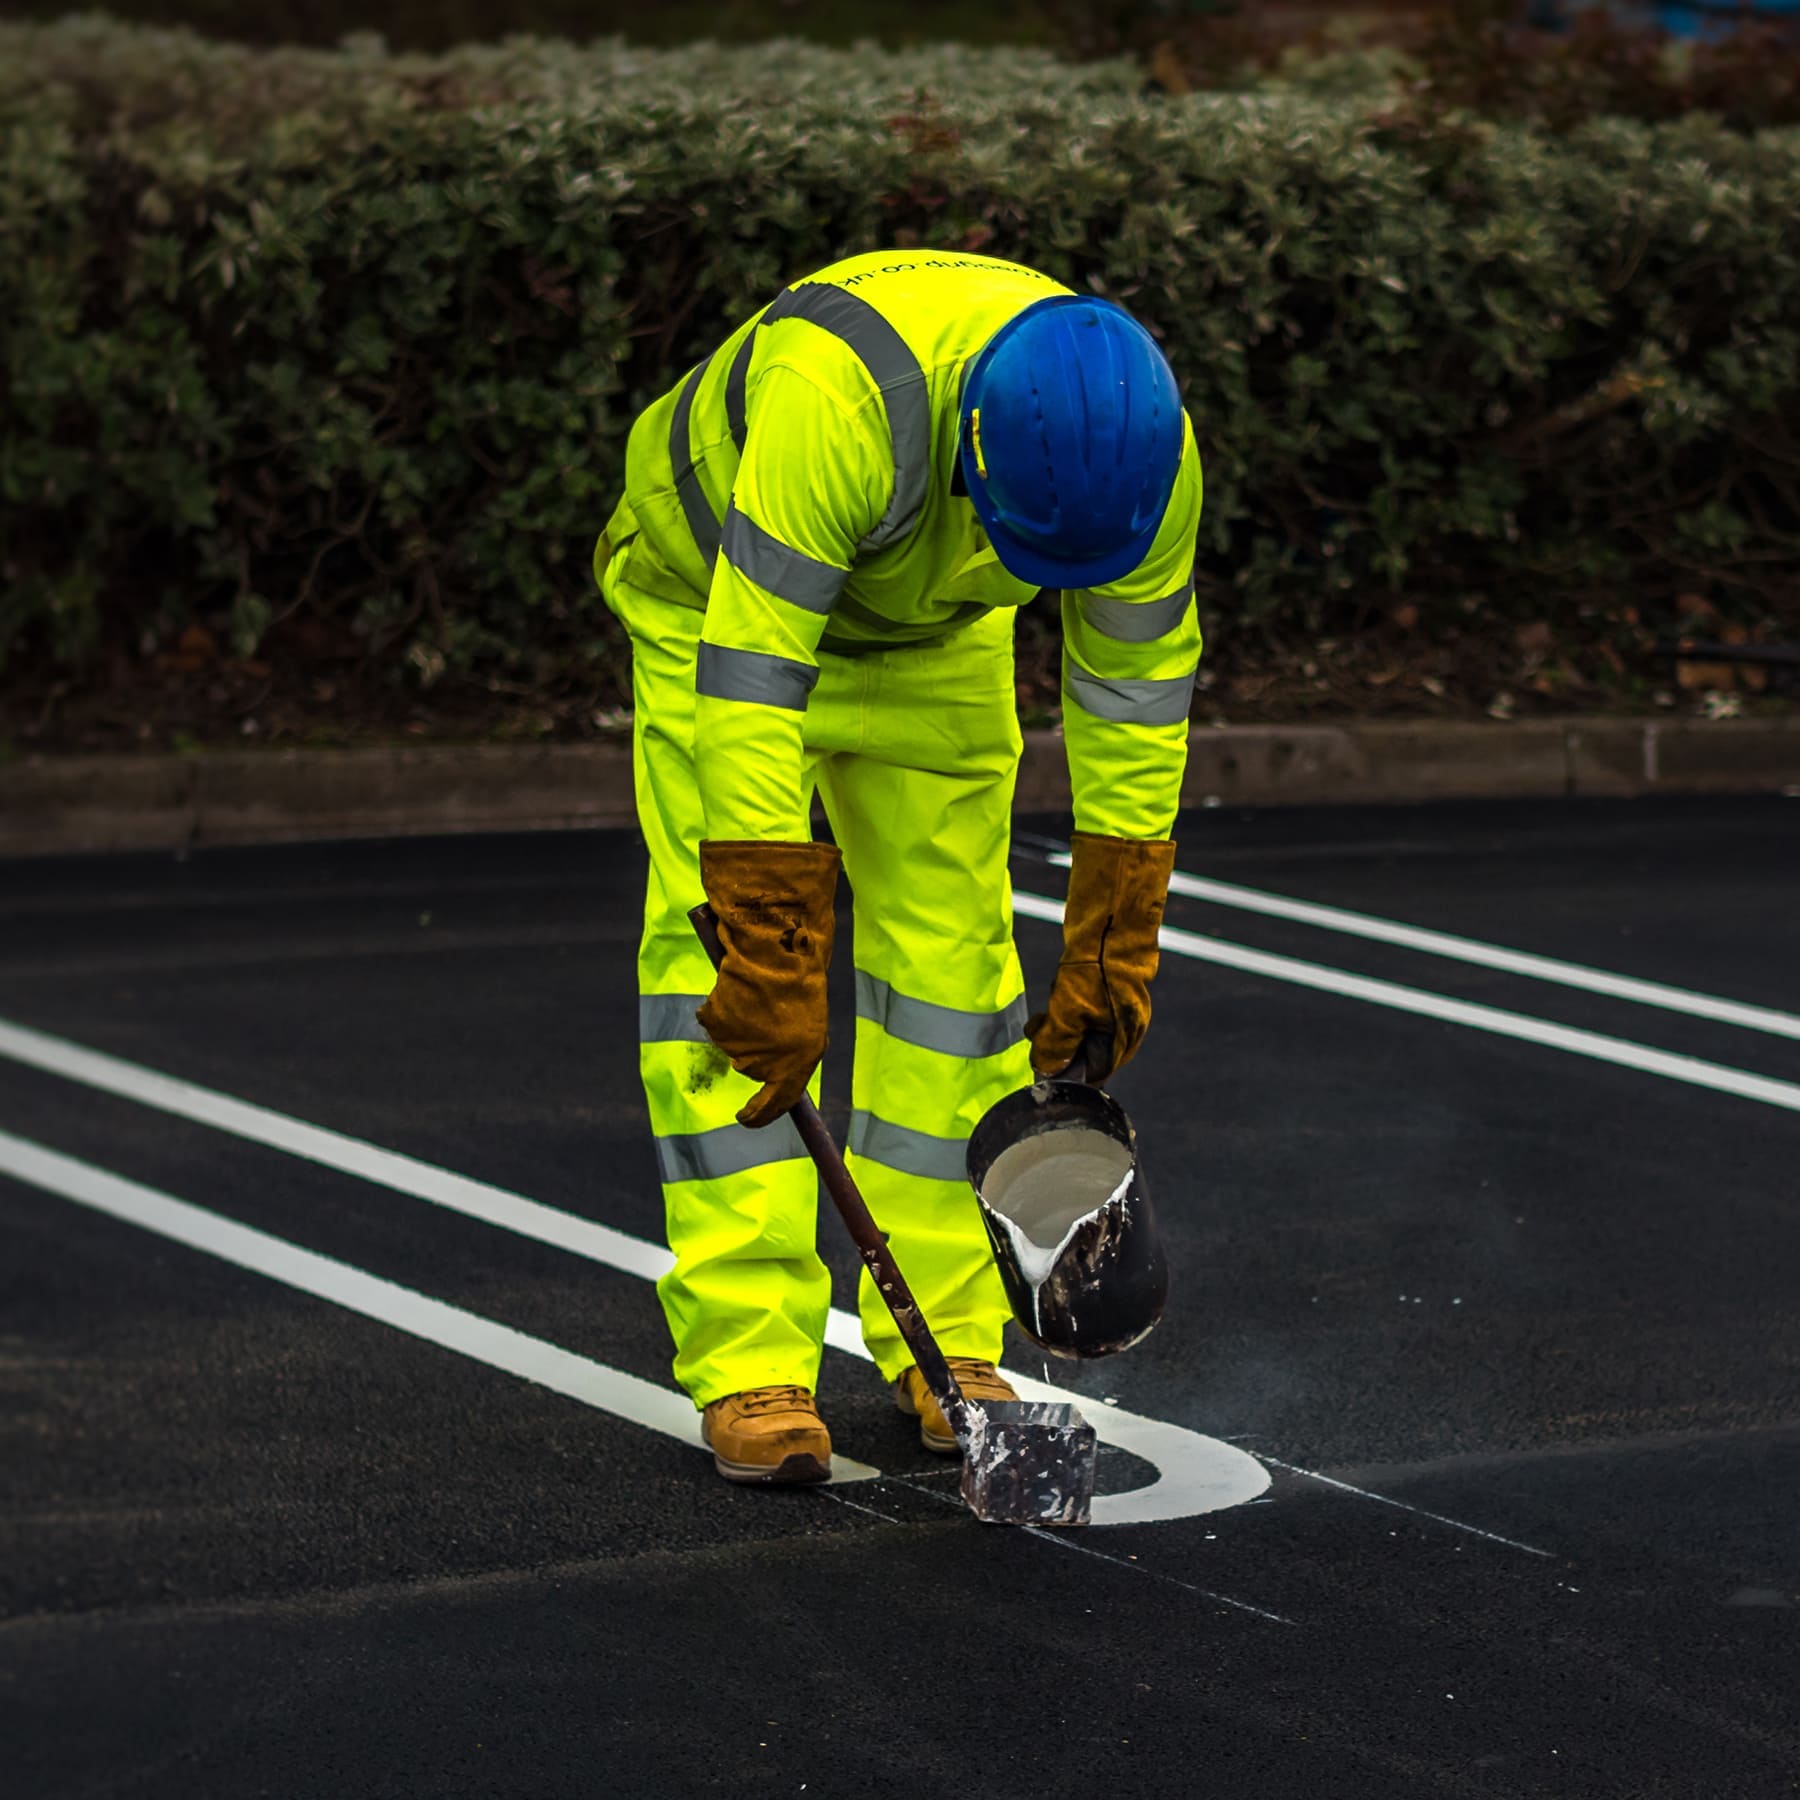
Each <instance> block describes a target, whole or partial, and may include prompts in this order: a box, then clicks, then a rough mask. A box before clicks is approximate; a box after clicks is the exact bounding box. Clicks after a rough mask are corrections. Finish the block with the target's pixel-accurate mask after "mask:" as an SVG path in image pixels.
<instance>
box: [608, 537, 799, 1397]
mask: <svg viewBox="0 0 1800 1800" xmlns="http://www.w3.org/2000/svg"><path fill="white" fill-rule="evenodd" d="M606 592H607V601H608V603H609V604H610V605H611V606H612V608H613V611H614V612H615V613H616V614H618V616H619V617H620V618H621V619H622V620H623V622H624V624H625V626H626V628H627V630H628V631H629V632H630V633H631V644H632V698H633V704H634V706H635V709H636V716H635V720H634V724H633V730H632V757H633V771H634V774H635V777H636V782H637V808H638V821H639V824H640V825H641V827H642V829H643V833H644V838H645V841H646V842H647V843H648V845H649V849H650V883H649V891H648V895H647V898H646V902H645V908H644V935H643V940H642V943H641V945H640V947H639V951H638V990H639V994H640V999H639V1002H638V1007H639V1014H638V1017H639V1037H640V1039H641V1048H640V1051H639V1061H640V1067H641V1069H642V1072H643V1079H644V1093H645V1096H646V1098H647V1099H648V1100H649V1103H650V1128H651V1131H652V1132H653V1133H654V1134H655V1138H656V1153H657V1160H658V1162H659V1164H660V1166H661V1171H662V1178H663V1200H664V1207H665V1213H666V1218H667V1227H668V1235H669V1247H670V1249H671V1250H673V1251H674V1253H675V1266H674V1268H673V1269H671V1270H670V1271H669V1273H668V1274H666V1275H665V1276H664V1277H663V1278H662V1280H661V1281H659V1282H658V1283H657V1293H658V1295H659V1297H660V1298H661V1300H662V1304H663V1311H664V1313H665V1314H666V1315H667V1317H668V1321H669V1329H670V1331H671V1332H672V1333H673V1334H674V1338H675V1379H676V1380H677V1381H678V1382H680V1384H681V1385H682V1387H684V1388H685V1389H686V1390H687V1392H688V1393H689V1394H690V1395H691V1396H692V1397H693V1400H694V1403H695V1405H696V1406H706V1405H708V1404H710V1403H711V1402H712V1401H714V1400H717V1399H719V1398H721V1397H722V1396H724V1395H726V1394H735V1393H741V1392H742V1391H743V1390H744V1389H746V1388H755V1387H775V1386H787V1385H793V1386H796V1387H803V1388H806V1389H808V1390H809V1391H815V1390H816V1388H817V1384H818V1373H819V1355H820V1347H821V1345H822V1343H823V1341H824V1334H825V1317H826V1313H827V1311H828V1309H829V1307H830V1303H831V1281H830V1277H829V1275H828V1274H827V1272H826V1269H825V1266H824V1264H823V1263H821V1262H820V1260H819V1255H818V1250H817V1248H816V1239H815V1215H816V1211H817V1203H818V1182H817V1177H816V1175H815V1173H814V1170H813V1166H812V1163H811V1162H810V1161H809V1160H808V1159H807V1156H806V1152H805V1150H804V1148H803V1147H802V1145H801V1143H800V1140H799V1137H798V1135H797V1134H796V1132H795V1130H794V1128H793V1126H792V1125H791V1124H789V1123H788V1122H787V1121H786V1120H785V1119H784V1120H782V1121H781V1122H780V1123H779V1124H777V1125H771V1126H768V1127H766V1128H765V1129H763V1130H761V1131H750V1130H748V1129H746V1128H745V1127H744V1126H741V1125H739V1124H738V1123H737V1120H736V1115H737V1110H738V1108H739V1107H740V1106H742V1105H743V1104H744V1103H745V1102H746V1101H747V1100H748V1099H749V1098H750V1096H751V1095H752V1094H754V1093H755V1092H756V1091H757V1087H758V1084H757V1083H756V1082H754V1081H750V1080H748V1079H747V1078H745V1077H744V1076H741V1075H738V1074H736V1073H735V1072H734V1071H733V1070H732V1068H731V1066H730V1064H729V1063H728V1062H727V1061H726V1060H725V1057H724V1055H723V1054H722V1053H721V1052H720V1051H719V1050H717V1049H715V1048H714V1046H713V1045H712V1043H711V1042H710V1041H709V1040H708V1038H707V1036H706V1033H705V1032H704V1031H702V1030H701V1028H700V1025H699V1023H698V1021H697V1020H696V1019H695V1017H694V1012H695V1009H696V1008H697V1007H698V1006H699V1005H700V1003H701V1001H702V1000H704V999H705V997H706V996H707V994H709V993H710V992H711V991H712V985H713V971H712V966H711V964H710V963H709V962H708V961H707V958H706V955H705V952H704V951H702V949H701V948H700V943H699V940H698V939H697V938H696V937H695V936H694V932H693V927H692V926H691V925H690V924H689V923H688V917H687V915H688V909H689V908H690V907H693V906H697V905H699V903H700V902H701V901H702V900H703V899H704V898H705V894H704V891H703V890H702V888H701V885H700V861H699V844H700V837H701V832H702V820H701V812H700V800H699V795H698V793H697V791H696V789H695V784H694V759H693V726H694V657H695V651H696V646H697V644H698V642H699V635H700V625H701V615H700V614H699V613H698V612H696V611H693V610H691V609H689V608H686V607H682V606H676V605H672V604H671V603H669V602H668V601H664V600H657V599H653V598H652V597H650V596H648V595H645V594H643V593H641V592H639V591H637V590H635V589H632V588H631V587H630V586H629V585H628V584H627V583H626V582H624V581H623V580H622V579H621V578H620V577H619V576H618V575H617V574H616V573H615V572H614V571H612V570H610V569H609V570H608V580H607V583H606Z"/></svg>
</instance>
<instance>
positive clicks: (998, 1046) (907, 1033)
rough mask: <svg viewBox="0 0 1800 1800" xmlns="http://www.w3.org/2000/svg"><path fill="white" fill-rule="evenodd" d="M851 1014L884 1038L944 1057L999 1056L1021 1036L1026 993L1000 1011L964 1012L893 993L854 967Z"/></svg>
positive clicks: (873, 977) (954, 1007) (876, 979)
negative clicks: (867, 1022)
mask: <svg viewBox="0 0 1800 1800" xmlns="http://www.w3.org/2000/svg"><path fill="white" fill-rule="evenodd" d="M856 1016H857V1017H858V1018H859V1019H870V1020H873V1021H874V1023H875V1024H877V1025H879V1026H880V1027H881V1028H882V1030H883V1031H885V1032H886V1033H887V1034H888V1036H889V1037H896V1038H899V1039H900V1041H901V1042H902V1043H906V1044H917V1045H919V1046H920V1048H921V1049H925V1050H938V1051H941V1052H942V1053H943V1054H944V1055H945V1056H969V1057H975V1056H998V1055H999V1054H1000V1052H1001V1051H1002V1050H1010V1049H1011V1048H1012V1047H1013V1045H1014V1044H1016V1043H1019V1042H1020V1041H1021V1040H1022V1039H1023V1038H1024V1035H1025V996H1024V995H1023V994H1021V995H1020V996H1019V997H1018V999H1016V1000H1014V1001H1013V1002H1012V1004H1011V1005H1010V1006H1008V1007H1007V1008H1006V1009H1005V1010H1004V1011H1003V1012H997V1013H988V1012H966V1011H964V1010H963V1009H962V1008H961V1007H958V1006H939V1005H938V1004H937V1003H936V1002H935V1001H932V1000H914V999H913V998H911V996H910V995H907V994H901V993H896V992H895V991H894V989H893V987H892V986H891V985H890V984H889V983H888V982H885V981H883V980H882V979H881V977H880V976H879V975H871V974H870V973H869V972H868V971H867V970H866V969H858V970H857V971H856Z"/></svg>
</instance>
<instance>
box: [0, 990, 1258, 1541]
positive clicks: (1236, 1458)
mask: <svg viewBox="0 0 1800 1800" xmlns="http://www.w3.org/2000/svg"><path fill="white" fill-rule="evenodd" d="M0 1057H5V1058H8V1059H10V1060H11V1061H13V1062H18V1063H23V1064H25V1065H26V1066H27V1067H30V1068H34V1069H41V1070H43V1071H44V1072H45V1073H46V1074H51V1075H59V1076H62V1077H64V1078H65V1079H67V1080H70V1081H75V1082H79V1083H80V1084H81V1085H83V1086H85V1087H91V1088H95V1089H98V1090H99V1091H100V1092H102V1093H108V1094H116V1095H118V1096H119V1097H120V1098H121V1099H125V1100H131V1101H135V1102H136V1103H138V1104H139V1105H142V1106H148V1107H152V1108H154V1109H155V1110H156V1111H158V1112H165V1113H170V1114H172V1115H174V1116H175V1117H177V1118H183V1119H191V1120H193V1121H195V1122H196V1123H198V1124H202V1125H209V1126H212V1127H213V1128H214V1129H215V1130H219V1131H223V1132H227V1133H229V1134H230V1135H231V1136H233V1137H239V1138H243V1139H246V1140H247V1141H248V1142H250V1143H254V1144H263V1145H266V1146H267V1147H269V1148H270V1149H274V1150H282V1151H286V1152H287V1153H288V1154H289V1155H291V1156H297V1157H300V1158H302V1159H303V1160H305V1161H307V1162H312V1163H317V1164H319V1165H320V1166H322V1167H324V1168H328V1169H336V1170H338V1171H339V1172H340V1173H342V1174H345V1175H353V1176H356V1177H357V1178H358V1179H360V1180H363V1181H368V1182H372V1183H374V1184H375V1185H377V1186H379V1187H385V1188H388V1189H391V1190H392V1191H393V1192H395V1193H399V1194H406V1195H409V1196H410V1197H412V1198H413V1199H416V1200H425V1201H429V1202H430V1203H431V1204H432V1205H434V1206H442V1207H444V1208H446V1209H447V1210H449V1211H451V1212H456V1213H461V1214H462V1215H463V1216H464V1217H466V1218H471V1219H479V1220H481V1221H482V1222H483V1223H484V1224H489V1225H495V1226H498V1227H499V1228H500V1229H501V1230H504V1231H510V1232H513V1233H515V1234H516V1235H518V1236H520V1237H526V1238H532V1239H535V1240H536V1241H537V1242H539V1243H544V1244H550V1245H553V1246H554V1247H556V1248H557V1249H560V1250H566V1251H568V1252H570V1253H571V1254H573V1255H576V1256H581V1257H585V1258H586V1259H587V1260H588V1261H590V1262H596V1263H600V1264H603V1265H604V1266H605V1267H607V1268H611V1269H617V1270H619V1271H620V1272H622V1273H623V1274H626V1275H635V1276H638V1277H639V1278H641V1279H643V1280H648V1281H654V1280H655V1279H656V1278H657V1277H658V1276H659V1275H661V1274H662V1272H663V1271H664V1270H665V1269H667V1268H668V1267H669V1265H670V1262H671V1260H672V1259H671V1258H670V1255H669V1252H668V1250H667V1249H666V1248H665V1247H664V1246H662V1245H660V1244H652V1243H649V1242H647V1241H646V1240H645V1239H643V1238H638V1237H633V1236H631V1235H630V1234H629V1233H628V1232H623V1231H615V1230H614V1229H613V1228H612V1227H611V1226H608V1225H599V1224H595V1223H594V1222H593V1221H591V1220H588V1219H579V1218H576V1217H575V1216H574V1215H573V1214H570V1213H565V1212H561V1211H559V1210H558V1209H557V1208H555V1207H553V1206H545V1205H543V1204H542V1203H541V1202H539V1201H536V1200H528V1199H526V1198H525V1196H524V1195H522V1194H514V1193H509V1192H508V1191H507V1190H506V1189H505V1188H498V1187H492V1186H490V1185H489V1184H488V1183H487V1182H484V1181H473V1180H471V1179H470V1178H469V1177H468V1176H466V1175H457V1174H454V1173H452V1172H451V1171H450V1170H448V1169H440V1168H438V1167H436V1166H435V1165H433V1164H431V1163H427V1162H420V1161H418V1160H417V1159H416V1158H414V1157H410V1156H402V1155H400V1154H399V1153H397V1152H396V1151H392V1150H383V1149H381V1148H379V1147H378V1146H377V1145H374V1144H369V1143H365V1142H364V1141H363V1140H362V1139H360V1138H353V1137H348V1136H346V1135H344V1134H343V1133H341V1132H336V1131H328V1130H326V1129H324V1128H323V1127H322V1126H318V1125H308V1124H306V1123H305V1122H304V1121H303V1120H300V1119H293V1118H289V1117H288V1116H287V1115H286V1114H284V1113H278V1112H275V1111H273V1110H272V1109H270V1108H268V1107H263V1106H255V1105H252V1104H251V1103H249V1102H248V1101H244V1100H237V1099H233V1098H232V1097H231V1096H230V1095H229V1094H221V1093H219V1092H217V1091H216V1090H214V1089H212V1088H205V1087H200V1086H198V1085H197V1084H196V1083H194V1082H190V1081H182V1080H180V1079H178V1078H177V1077H175V1076H172V1075H164V1074H162V1073H160V1072H159V1071H158V1070H155V1069H147V1068H144V1067H143V1066H141V1065H140V1064H137V1063H132V1062H126V1061H125V1060H124V1059H123V1058H120V1057H116V1056H107V1055H105V1054H104V1053H102V1052H100V1051H98V1050H89V1049H86V1048H84V1047H83V1046H82V1045H80V1044H75V1043H71V1042H69V1040H67V1039H66V1038H58V1037H52V1036H51V1035H50V1034H49V1033H47V1032H41V1031H33V1030H31V1029H30V1028H29V1027H28V1026H24V1025H16V1024H13V1023H11V1022H9V1021H6V1020H0ZM825 1341H826V1343H827V1344H829V1345H830V1346H832V1348H834V1349H837V1350H842V1351H844V1352H846V1353H847V1354H849V1355H851V1356H857V1357H861V1358H862V1359H863V1360H864V1361H867V1360H868V1356H869V1353H868V1351H867V1350H866V1349H865V1348H864V1346H863V1341H862V1328H861V1326H860V1325H859V1324H858V1323H857V1321H856V1318H855V1317H854V1315H852V1314H850V1313H847V1312H845V1311H843V1310H842V1309H841V1308H837V1307H834V1308H833V1309H832V1311H831V1315H830V1317H829V1318H828V1319H827V1321H826V1327H825ZM1007 1373H1008V1375H1009V1376H1010V1377H1011V1379H1012V1381H1013V1384H1014V1386H1015V1387H1017V1388H1018V1390H1019V1392H1020V1394H1021V1395H1022V1396H1023V1397H1024V1398H1026V1399H1028V1400H1049V1401H1056V1402H1060V1403H1065V1404H1073V1405H1077V1406H1081V1407H1082V1409H1083V1412H1084V1413H1085V1414H1087V1416H1088V1418H1089V1422H1090V1423H1091V1424H1092V1425H1093V1427H1094V1430H1095V1433H1096V1435H1097V1436H1098V1437H1099V1438H1100V1440H1101V1441H1102V1442H1103V1443H1108V1444H1113V1445H1115V1446H1117V1447H1118V1448H1119V1449H1122V1450H1128V1451H1130V1452H1131V1453H1132V1454H1133V1455H1135V1456H1140V1457H1142V1458H1143V1459H1144V1460H1145V1461H1146V1462H1148V1463H1150V1464H1151V1465H1152V1466H1153V1467H1154V1468H1155V1469H1156V1471H1157V1476H1156V1479H1155V1480H1154V1481H1152V1482H1150V1483H1149V1484H1148V1485H1146V1486H1144V1487H1141V1488H1133V1489H1131V1490H1129V1491H1128V1492H1125V1493H1119V1494H1102V1495H1100V1496H1099V1497H1098V1498H1097V1499H1096V1500H1095V1502H1094V1523H1095V1524H1096V1525H1147V1524H1153V1523H1156V1522H1158V1521H1161V1520H1167V1519H1186V1518H1192V1517H1193V1516H1194V1515H1195V1514H1198V1513H1205V1512H1217V1511H1219V1510H1221V1509H1222V1508H1224V1507H1228V1506H1237V1505H1241V1504H1242V1503H1243V1502H1244V1501H1246V1500H1253V1499H1255V1497H1256V1496H1257V1495H1258V1494H1260V1493H1262V1492H1264V1491H1265V1490H1266V1489H1267V1487H1268V1485H1269V1472H1268V1470H1267V1469H1265V1468H1264V1467H1263V1465H1262V1464H1261V1463H1260V1462H1258V1461H1257V1460H1256V1458H1255V1457H1253V1456H1251V1455H1249V1454H1248V1453H1247V1452H1245V1451H1242V1450H1239V1449H1238V1448H1236V1446H1234V1445H1231V1444H1226V1443H1222V1442H1221V1441H1220V1440H1219V1439H1217V1438H1212V1437H1206V1436H1204V1435H1203V1434H1202V1433H1200V1432H1197V1431H1189V1430H1188V1429H1187V1428H1186V1427H1185V1426H1181V1425H1172V1424H1169V1423H1167V1422H1166V1421H1164V1420H1162V1419H1152V1418H1147V1417H1145V1416H1144V1415H1142V1414H1139V1413H1134V1412H1129V1411H1127V1410H1126V1409H1125V1408H1123V1407H1118V1406H1107V1407H1096V1406H1092V1405H1091V1404H1090V1403H1088V1402H1086V1401H1085V1400H1084V1397H1083V1396H1082V1395H1080V1394H1074V1393H1070V1392H1068V1391H1066V1390H1065V1389H1062V1388H1057V1387H1052V1386H1050V1385H1049V1384H1048V1383H1047V1382H1042V1381H1037V1380H1034V1379H1033V1378H1032V1377H1030V1376H1028V1375H1024V1374H1021V1373H1018V1372H1016V1371H1013V1370H1008V1371H1007ZM684 1404H685V1402H684ZM690 1430H691V1409H690Z"/></svg>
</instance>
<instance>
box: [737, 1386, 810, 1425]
mask: <svg viewBox="0 0 1800 1800" xmlns="http://www.w3.org/2000/svg"><path fill="white" fill-rule="evenodd" d="M811 1401H812V1395H810V1394H809V1393H808V1392H807V1391H806V1389H805V1388H803V1387H770V1388H758V1389H757V1390H756V1391H755V1392H754V1393H750V1394H740V1395H739V1396H738V1410H739V1411H740V1412H741V1413H743V1415H744V1416H745V1417H746V1418H755V1417H758V1416H759V1415H761V1414H763V1413H772V1412H794V1411H796V1410H799V1411H806V1410H807V1409H808V1408H809V1406H810V1403H811Z"/></svg>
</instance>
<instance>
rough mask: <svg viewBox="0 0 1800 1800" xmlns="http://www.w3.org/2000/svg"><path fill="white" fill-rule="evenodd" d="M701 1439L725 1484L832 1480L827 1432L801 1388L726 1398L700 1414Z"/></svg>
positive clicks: (763, 1390) (760, 1390) (767, 1389)
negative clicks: (732, 1482) (710, 1452)
mask: <svg viewBox="0 0 1800 1800" xmlns="http://www.w3.org/2000/svg"><path fill="white" fill-rule="evenodd" d="M700 1436H701V1438H702V1440H703V1441H704V1442H705V1444H706V1447H707V1448H708V1449H709V1450H711V1451H712V1453H713V1467H714V1468H715V1469H717V1470H718V1471H719V1473H720V1474H721V1475H723V1476H724V1477H725V1479H726V1480H727V1481H757V1482H769V1483H777V1482H779V1483H781V1484H782V1485H784V1486H788V1485H792V1484H795V1483H798V1482H804V1481H829V1480H830V1479H831V1433H830V1432H828V1431H827V1430H826V1429H825V1421H824V1420H823V1419H821V1418H820V1417H819V1409H818V1408H817V1407H816V1406H815V1405H814V1404H813V1397H812V1395H811V1394H809V1393H808V1392H807V1391H806V1389H805V1388H803V1387H761V1388H746V1389H745V1390H744V1392H743V1393H741V1394H727V1395H726V1396H725V1398H724V1399H723V1400H715V1401H714V1402H713V1403H712V1405H711V1406H709V1407H707V1409H706V1410H705V1411H704V1412H703V1413H702V1414H701V1415H700Z"/></svg>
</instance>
